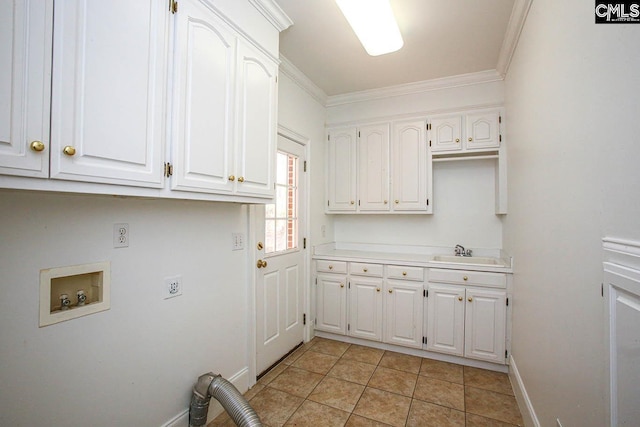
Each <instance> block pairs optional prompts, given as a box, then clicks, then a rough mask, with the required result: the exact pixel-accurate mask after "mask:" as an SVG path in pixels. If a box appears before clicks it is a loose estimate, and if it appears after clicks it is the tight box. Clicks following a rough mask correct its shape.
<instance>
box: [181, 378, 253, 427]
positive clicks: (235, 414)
mask: <svg viewBox="0 0 640 427" xmlns="http://www.w3.org/2000/svg"><path fill="white" fill-rule="evenodd" d="M212 397H213V398H215V399H216V400H217V401H218V402H220V404H221V405H222V407H223V408H224V410H225V411H227V413H228V414H229V416H230V417H231V419H232V420H233V422H235V423H236V425H237V426H238V427H262V423H261V422H260V418H258V414H256V411H254V410H253V408H252V407H251V405H249V402H247V399H245V398H244V396H243V395H242V394H241V393H240V392H239V391H238V389H237V388H235V387H234V385H233V384H231V383H230V382H229V381H227V380H225V379H224V378H222V377H221V376H220V375H216V374H214V373H212V372H209V373H208V374H204V375H201V376H200V377H199V378H198V382H197V383H196V385H195V386H193V394H192V395H191V406H190V408H189V426H191V427H200V426H203V425H205V424H207V412H208V411H209V402H210V400H211V398H212Z"/></svg>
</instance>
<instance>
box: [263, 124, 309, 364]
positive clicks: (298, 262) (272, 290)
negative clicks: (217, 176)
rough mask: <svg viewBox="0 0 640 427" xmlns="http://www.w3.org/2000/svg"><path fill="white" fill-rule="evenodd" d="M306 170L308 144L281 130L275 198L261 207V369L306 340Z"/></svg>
mask: <svg viewBox="0 0 640 427" xmlns="http://www.w3.org/2000/svg"><path fill="white" fill-rule="evenodd" d="M303 171H304V147H303V146H302V145H300V144H298V143H296V142H294V141H292V140H290V139H288V138H285V137H283V136H278V154H277V160H276V197H275V203H272V204H268V205H265V206H261V207H259V208H257V209H256V213H257V217H258V220H257V221H256V223H257V226H256V236H255V239H256V240H255V241H257V242H258V244H257V246H256V250H257V253H256V259H257V260H258V261H257V263H256V268H257V273H256V372H257V373H258V374H260V373H262V372H263V371H264V370H266V369H267V368H269V367H270V366H271V365H273V364H274V363H275V362H277V361H278V360H279V359H280V358H281V357H282V356H284V355H285V354H287V353H288V352H289V351H290V350H292V349H293V348H294V347H295V346H296V345H298V344H299V343H301V342H302V341H303V333H304V328H303V326H304V321H303V311H304V310H303V305H304V282H305V278H306V272H305V256H304V253H305V250H304V237H303V234H304V230H305V224H304V218H305V214H306V207H305V203H306V202H305V201H306V195H305V179H304V178H303V175H302V174H303V173H304V172H303ZM260 218H264V220H263V221H260Z"/></svg>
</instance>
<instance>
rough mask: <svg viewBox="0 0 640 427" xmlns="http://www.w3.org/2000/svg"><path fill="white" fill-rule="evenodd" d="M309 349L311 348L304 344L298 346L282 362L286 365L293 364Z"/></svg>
mask: <svg viewBox="0 0 640 427" xmlns="http://www.w3.org/2000/svg"><path fill="white" fill-rule="evenodd" d="M307 350H309V348H308V347H307V348H305V346H304V345H302V346H300V347H298V348H297V349H296V351H294V352H293V353H291V354H290V355H288V356H287V357H286V359H284V360H283V361H282V363H283V364H284V365H291V364H292V363H293V362H295V361H296V360H298V359H299V358H300V356H302V355H303V354H305V353H306V352H307Z"/></svg>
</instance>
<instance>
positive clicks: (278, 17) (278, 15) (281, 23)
mask: <svg viewBox="0 0 640 427" xmlns="http://www.w3.org/2000/svg"><path fill="white" fill-rule="evenodd" d="M249 3H251V4H252V5H253V6H254V7H255V8H256V9H258V11H259V12H260V13H262V14H263V15H264V17H265V18H267V20H269V22H270V23H271V25H273V26H274V27H276V29H277V30H278V31H284V30H286V29H287V28H289V27H290V26H292V25H293V21H292V20H291V18H289V17H288V16H287V14H286V13H284V11H283V10H282V8H281V7H280V6H279V5H278V4H277V3H276V2H275V1H273V0H249Z"/></svg>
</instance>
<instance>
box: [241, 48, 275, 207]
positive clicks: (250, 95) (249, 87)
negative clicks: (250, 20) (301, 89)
mask: <svg viewBox="0 0 640 427" xmlns="http://www.w3.org/2000/svg"><path fill="white" fill-rule="evenodd" d="M237 67H238V90H237V91H238V93H237V103H238V110H237V111H238V113H237V123H238V131H237V138H236V169H235V173H234V175H235V176H236V180H237V184H236V191H237V193H238V194H246V195H250V196H262V197H273V195H274V194H275V188H274V185H273V184H274V182H275V175H274V174H275V169H274V165H275V158H276V132H277V130H276V120H277V118H276V107H277V96H278V91H277V88H276V77H277V75H278V67H277V65H276V64H274V63H273V62H271V60H270V59H269V58H267V57H266V56H265V55H263V54H262V53H260V52H259V51H258V50H257V49H256V48H254V47H252V46H250V45H248V44H247V43H246V42H244V41H240V40H239V41H238V65H237ZM232 173H233V171H232Z"/></svg>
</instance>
